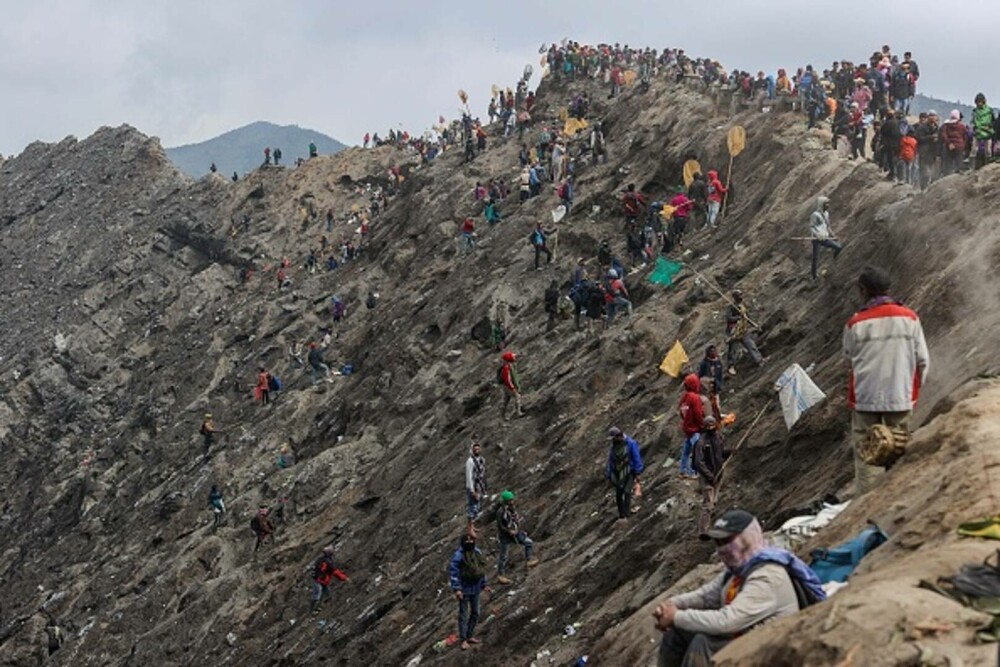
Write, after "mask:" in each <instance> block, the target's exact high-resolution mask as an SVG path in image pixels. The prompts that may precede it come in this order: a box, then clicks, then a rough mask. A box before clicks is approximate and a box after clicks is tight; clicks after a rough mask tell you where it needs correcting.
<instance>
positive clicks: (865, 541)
mask: <svg viewBox="0 0 1000 667" xmlns="http://www.w3.org/2000/svg"><path fill="white" fill-rule="evenodd" d="M869 524H870V525H869V526H868V527H867V528H865V529H864V530H863V531H861V534H860V535H858V536H857V537H855V538H854V539H853V540H849V541H847V542H844V543H843V544H839V545H837V546H835V547H833V548H832V549H814V550H813V552H812V554H811V555H812V564H811V567H812V569H813V571H814V572H815V573H816V576H818V577H819V579H820V581H822V582H823V583H824V584H828V583H830V582H831V581H837V582H841V583H842V582H844V581H845V580H846V579H847V577H848V576H850V574H851V573H852V572H854V568H856V567H857V566H858V563H860V562H861V559H862V558H864V557H865V556H866V555H867V554H868V552H870V551H871V550H872V549H874V548H875V547H877V546H879V545H880V544H883V543H884V542H886V541H887V540H888V539H889V536H888V535H886V533H885V531H883V530H882V529H881V528H879V527H878V526H877V525H875V523H874V522H869Z"/></svg>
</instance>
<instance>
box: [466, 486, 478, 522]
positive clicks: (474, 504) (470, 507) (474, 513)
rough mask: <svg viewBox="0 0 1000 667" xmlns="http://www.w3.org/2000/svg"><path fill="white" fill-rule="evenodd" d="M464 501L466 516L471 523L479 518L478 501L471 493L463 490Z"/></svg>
mask: <svg viewBox="0 0 1000 667" xmlns="http://www.w3.org/2000/svg"><path fill="white" fill-rule="evenodd" d="M465 499H466V502H467V507H466V514H467V515H468V517H469V518H470V519H472V520H473V521H475V520H476V517H478V516H479V501H478V500H476V499H475V498H473V497H472V493H470V492H469V490H468V489H466V490H465Z"/></svg>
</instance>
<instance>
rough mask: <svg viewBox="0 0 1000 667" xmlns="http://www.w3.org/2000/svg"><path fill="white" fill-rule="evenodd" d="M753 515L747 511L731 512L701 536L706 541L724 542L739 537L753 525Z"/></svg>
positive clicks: (721, 517)
mask: <svg viewBox="0 0 1000 667" xmlns="http://www.w3.org/2000/svg"><path fill="white" fill-rule="evenodd" d="M753 521H754V517H753V514H750V512H747V511H746V510H729V511H728V512H726V513H725V514H723V515H722V516H720V517H719V518H718V519H716V520H715V523H713V524H712V527H711V528H709V529H708V530H707V531H705V532H704V533H702V534H701V537H702V539H705V540H724V539H726V538H727V537H732V536H733V535H739V534H740V533H742V532H743V531H744V530H746V527H747V526H749V525H750V524H751V523H753Z"/></svg>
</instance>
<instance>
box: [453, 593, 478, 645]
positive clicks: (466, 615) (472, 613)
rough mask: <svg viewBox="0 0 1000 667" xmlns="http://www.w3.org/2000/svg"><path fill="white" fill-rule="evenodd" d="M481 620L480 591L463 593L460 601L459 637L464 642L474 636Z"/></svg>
mask: <svg viewBox="0 0 1000 667" xmlns="http://www.w3.org/2000/svg"><path fill="white" fill-rule="evenodd" d="M478 621H479V593H474V594H470V593H463V594H462V599H461V600H459V601H458V638H459V639H461V640H462V641H463V642H464V641H465V640H466V639H469V638H470V637H472V635H473V633H474V632H475V631H476V623H477V622H478Z"/></svg>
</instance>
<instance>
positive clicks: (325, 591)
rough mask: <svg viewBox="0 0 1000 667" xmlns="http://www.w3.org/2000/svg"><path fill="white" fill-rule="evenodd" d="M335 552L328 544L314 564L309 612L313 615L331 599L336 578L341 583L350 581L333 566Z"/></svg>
mask: <svg viewBox="0 0 1000 667" xmlns="http://www.w3.org/2000/svg"><path fill="white" fill-rule="evenodd" d="M333 551H334V550H333V545H332V544H328V545H327V546H325V547H323V552H322V553H321V554H320V555H319V558H317V559H316V561H315V562H314V563H313V574H312V577H313V585H312V595H311V596H310V598H309V611H310V612H311V613H313V614H315V613H317V612H319V607H320V605H321V604H322V603H323V602H324V600H325V599H328V598H330V597H331V595H330V584H331V583H333V578H334V577H336V578H337V579H339V580H340V581H348V578H347V575H346V574H344V573H343V572H342V571H341V570H340V568H338V567H337V566H336V565H334V564H333Z"/></svg>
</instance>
